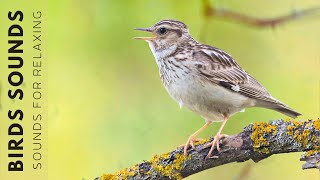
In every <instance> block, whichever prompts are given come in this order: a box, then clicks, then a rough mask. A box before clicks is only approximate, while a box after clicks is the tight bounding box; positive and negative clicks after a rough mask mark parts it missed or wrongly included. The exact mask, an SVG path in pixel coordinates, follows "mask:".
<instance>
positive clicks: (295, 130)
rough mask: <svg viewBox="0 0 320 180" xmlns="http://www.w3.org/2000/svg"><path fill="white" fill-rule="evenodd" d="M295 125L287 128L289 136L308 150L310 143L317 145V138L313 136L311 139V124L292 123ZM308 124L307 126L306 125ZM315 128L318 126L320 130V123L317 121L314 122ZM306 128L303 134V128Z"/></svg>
mask: <svg viewBox="0 0 320 180" xmlns="http://www.w3.org/2000/svg"><path fill="white" fill-rule="evenodd" d="M291 123H292V124H293V125H288V126H287V134H288V135H290V136H292V137H293V138H294V139H295V140H296V141H297V142H298V143H300V144H301V146H302V147H304V148H306V147H307V146H308V145H309V144H310V142H312V143H315V142H316V141H317V137H316V136H315V135H313V136H312V137H311V139H310V134H311V130H310V128H311V123H306V122H299V121H291ZM305 123H306V124H305ZM312 124H313V126H314V127H315V129H317V127H316V126H319V128H320V121H319V119H318V120H315V121H312ZM303 126H305V127H304V130H303V131H302V132H301V127H303Z"/></svg>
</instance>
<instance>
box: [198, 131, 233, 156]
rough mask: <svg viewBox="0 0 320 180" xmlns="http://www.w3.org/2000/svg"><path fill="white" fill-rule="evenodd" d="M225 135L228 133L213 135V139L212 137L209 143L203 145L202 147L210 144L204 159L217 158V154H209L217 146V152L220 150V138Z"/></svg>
mask: <svg viewBox="0 0 320 180" xmlns="http://www.w3.org/2000/svg"><path fill="white" fill-rule="evenodd" d="M227 136H228V135H226V134H217V135H216V136H215V137H214V139H213V141H212V142H211V143H209V144H206V145H205V146H204V148H208V147H210V146H211V149H210V151H209V153H208V155H207V156H206V159H208V158H218V156H211V155H212V153H213V151H214V148H215V147H217V150H218V152H220V138H224V137H227Z"/></svg>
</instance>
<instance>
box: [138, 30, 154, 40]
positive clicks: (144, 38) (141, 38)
mask: <svg viewBox="0 0 320 180" xmlns="http://www.w3.org/2000/svg"><path fill="white" fill-rule="evenodd" d="M134 30H138V31H145V32H148V33H151V34H152V31H151V30H150V29H149V28H135V29H134ZM155 38H156V37H155V36H153V37H134V38H133V39H138V40H145V41H147V40H152V39H155Z"/></svg>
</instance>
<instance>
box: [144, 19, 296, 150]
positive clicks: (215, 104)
mask: <svg viewBox="0 0 320 180" xmlns="http://www.w3.org/2000/svg"><path fill="white" fill-rule="evenodd" d="M138 30H143V31H147V32H150V33H152V34H153V35H154V37H151V38H138V39H144V40H146V41H147V42H148V43H149V46H150V49H151V51H152V53H153V55H154V57H155V59H156V62H157V64H158V67H159V72H160V77H161V80H162V82H163V84H164V86H165V87H166V90H167V91H168V93H169V94H170V96H171V97H172V98H173V99H175V100H176V101H177V102H178V103H179V105H180V106H182V105H183V106H186V107H187V108H189V109H190V110H192V111H193V112H195V113H197V114H199V115H201V116H202V117H203V118H205V120H206V122H207V123H206V125H205V126H204V128H205V127H207V126H208V125H209V124H210V123H211V122H214V121H221V120H224V121H225V122H226V121H227V119H228V118H229V117H230V116H232V115H233V114H235V113H237V112H239V111H241V110H243V109H245V108H248V107H263V108H268V109H273V110H276V111H278V112H281V113H283V114H286V115H288V116H290V117H293V118H295V117H297V116H299V115H301V114H300V113H298V112H296V111H294V110H293V109H291V108H289V107H288V106H286V105H285V104H283V103H281V102H280V101H278V100H277V99H275V98H273V97H272V96H271V95H270V93H269V92H268V91H267V90H266V89H265V88H264V87H263V86H262V85H261V84H260V83H259V82H258V81H257V80H256V79H254V78H253V77H252V76H251V75H250V74H248V73H247V72H246V71H245V70H244V69H242V68H241V67H240V66H239V64H238V63H237V62H236V61H235V60H234V59H233V58H232V57H231V56H230V55H229V54H228V53H226V52H225V51H223V50H221V49H218V48H215V47H212V46H208V45H204V44H201V43H199V42H197V41H196V40H194V39H193V38H192V37H191V36H190V35H189V31H188V28H187V26H186V25H185V24H184V23H182V22H180V21H176V20H163V21H160V22H158V23H156V24H155V25H153V26H151V27H150V28H145V29H141V28H140V29H138ZM162 32H164V33H162ZM225 122H224V123H223V125H224V124H225ZM223 125H222V128H223ZM222 128H221V130H222ZM200 130H202V128H201V129H200ZM221 130H220V131H219V132H218V135H217V136H216V138H217V139H219V136H220V132H221ZM197 134H198V131H197V132H196V133H195V134H193V135H192V136H190V138H189V140H188V142H187V144H186V146H188V145H189V144H191V145H192V141H194V139H195V136H196V135H197ZM215 143H217V142H213V144H212V148H213V147H214V146H215ZM216 145H217V146H219V143H218V144H216ZM186 146H185V152H186V148H187V147H186ZM218 148H219V147H218ZM211 150H212V149H211ZM210 152H212V151H210ZM210 155H211V154H210V153H209V155H208V156H210Z"/></svg>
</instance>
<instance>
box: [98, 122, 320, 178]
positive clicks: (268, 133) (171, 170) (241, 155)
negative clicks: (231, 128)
mask: <svg viewBox="0 0 320 180" xmlns="http://www.w3.org/2000/svg"><path fill="white" fill-rule="evenodd" d="M211 141H212V138H211V139H208V140H205V141H203V142H200V143H197V145H196V149H195V150H192V149H190V150H189V155H188V156H187V157H186V156H184V155H183V149H181V148H178V149H176V150H173V151H172V152H168V153H165V154H162V155H155V156H154V157H153V158H152V159H151V160H149V161H144V162H143V163H141V164H136V165H135V166H132V167H129V168H126V169H124V170H121V171H119V172H116V173H115V174H104V175H102V176H101V177H100V178H96V179H100V180H114V179H130V180H149V179H161V180H169V179H182V178H185V177H187V176H190V175H192V174H195V173H198V172H201V171H203V170H206V169H209V168H213V167H216V166H220V165H223V164H227V163H231V162H244V161H247V160H249V159H252V160H253V161H254V162H259V161H260V160H262V159H265V158H268V157H270V156H271V155H273V154H280V153H290V152H305V153H304V154H303V155H302V157H301V158H300V160H302V161H306V163H305V164H304V165H303V166H302V168H303V169H309V168H317V169H320V165H319V162H320V118H319V119H317V120H313V121H312V120H308V121H305V122H301V121H289V120H287V121H285V120H274V121H271V122H269V123H266V122H259V123H254V124H250V125H249V126H247V127H245V128H244V129H243V131H242V132H241V133H239V134H237V135H234V136H228V137H225V138H223V139H222V140H221V141H220V144H221V145H220V147H221V151H220V152H218V151H217V150H215V152H214V156H218V158H213V159H205V157H206V155H207V153H208V152H209V148H204V145H205V144H207V143H209V142H211Z"/></svg>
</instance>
